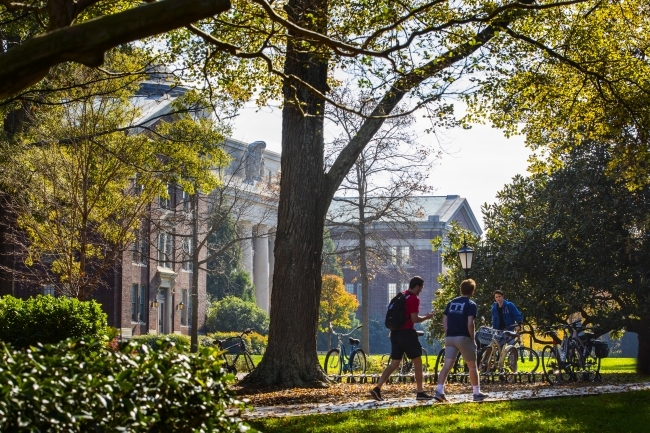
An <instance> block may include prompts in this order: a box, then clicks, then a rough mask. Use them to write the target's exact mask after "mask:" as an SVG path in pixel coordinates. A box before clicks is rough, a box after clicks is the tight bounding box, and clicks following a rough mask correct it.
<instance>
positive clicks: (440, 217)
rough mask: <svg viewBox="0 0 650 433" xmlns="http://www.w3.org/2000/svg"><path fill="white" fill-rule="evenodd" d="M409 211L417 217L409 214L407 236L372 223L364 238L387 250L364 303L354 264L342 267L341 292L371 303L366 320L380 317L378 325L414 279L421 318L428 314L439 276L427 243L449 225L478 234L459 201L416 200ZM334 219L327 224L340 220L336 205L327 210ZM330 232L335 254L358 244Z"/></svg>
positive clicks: (435, 254)
mask: <svg viewBox="0 0 650 433" xmlns="http://www.w3.org/2000/svg"><path fill="white" fill-rule="evenodd" d="M339 203H343V202H339ZM411 206H412V207H413V208H414V209H417V212H415V211H414V216H413V218H412V219H411V220H410V221H409V228H408V230H405V231H404V232H401V233H399V235H398V234H397V233H396V231H395V230H394V229H393V227H395V224H391V223H390V222H381V221H380V222H375V223H372V224H371V225H368V226H367V227H366V230H367V231H368V233H369V234H372V235H373V236H378V237H379V238H381V242H382V243H384V244H386V245H387V248H388V249H389V254H388V257H387V258H386V259H385V261H384V263H383V264H382V265H381V266H380V268H379V269H376V270H375V271H374V272H373V275H371V279H370V282H369V287H368V289H369V299H367V300H366V299H362V298H361V282H360V280H359V271H358V269H357V268H358V265H357V263H351V264H350V266H345V265H344V266H343V280H344V283H345V286H346V290H347V291H348V292H350V293H353V294H355V295H356V296H357V299H358V300H359V302H360V303H363V302H369V303H370V305H369V310H370V317H371V318H373V317H380V318H382V320H383V316H384V315H385V314H386V307H387V305H388V303H389V301H390V299H392V298H393V296H395V294H396V293H397V291H403V290H406V289H407V288H408V283H409V280H410V278H411V277H412V276H414V275H419V276H421V277H422V278H424V280H425V289H424V291H423V292H422V294H421V295H420V305H421V310H422V311H423V312H428V311H429V310H430V305H431V302H432V301H433V299H434V296H435V292H436V290H437V289H438V281H437V278H438V275H440V274H441V273H442V272H443V271H444V267H443V264H442V259H441V256H440V252H439V251H433V249H432V247H431V240H432V239H435V238H436V237H438V236H444V235H445V233H446V232H447V231H448V229H449V224H450V223H451V222H452V221H456V222H458V223H459V224H460V225H461V226H462V227H463V228H465V229H467V230H470V231H472V232H474V233H476V234H481V233H482V231H481V227H480V226H479V224H478V221H477V220H476V218H475V217H474V213H473V212H472V209H471V208H470V206H469V204H468V202H467V200H466V199H464V198H462V197H460V196H458V195H448V196H421V197H415V198H414V200H413V203H412V204H411ZM337 208H338V209H337ZM333 214H336V215H337V217H334V218H332V219H334V221H336V219H337V218H338V219H340V215H342V213H341V210H340V204H339V205H337V201H336V199H335V201H334V203H333V206H332V207H330V215H333ZM330 232H331V237H332V240H333V241H334V243H335V244H336V245H337V250H339V251H340V250H342V249H345V248H354V246H355V245H356V244H357V242H358V241H357V240H356V239H355V237H354V235H351V234H350V231H349V230H347V229H346V228H345V227H342V226H336V225H334V226H333V227H331V229H330ZM342 259H343V260H342V263H345V258H344V257H342ZM357 315H358V316H359V317H360V316H361V308H359V309H358V310H357Z"/></svg>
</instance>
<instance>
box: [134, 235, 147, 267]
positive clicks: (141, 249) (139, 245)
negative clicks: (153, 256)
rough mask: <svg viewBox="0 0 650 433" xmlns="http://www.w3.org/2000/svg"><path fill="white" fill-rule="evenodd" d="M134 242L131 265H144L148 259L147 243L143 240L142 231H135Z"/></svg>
mask: <svg viewBox="0 0 650 433" xmlns="http://www.w3.org/2000/svg"><path fill="white" fill-rule="evenodd" d="M133 234H134V236H135V241H134V242H133V249H132V252H133V263H137V264H139V265H146V264H147V260H148V259H149V248H148V245H149V244H148V242H147V241H146V240H145V239H143V234H144V230H142V229H136V230H134V232H133Z"/></svg>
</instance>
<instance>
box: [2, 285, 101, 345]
mask: <svg viewBox="0 0 650 433" xmlns="http://www.w3.org/2000/svg"><path fill="white" fill-rule="evenodd" d="M107 320H108V318H107V316H106V313H104V311H102V308H101V306H100V304H99V303H97V302H95V301H84V302H82V301H79V300H78V299H74V298H66V297H63V296H62V297H54V296H43V295H39V296H36V297H31V298H28V299H20V298H15V297H13V296H3V297H2V298H0V341H4V342H5V343H9V344H11V345H12V346H13V347H14V348H19V349H22V348H26V347H29V346H33V345H35V344H37V343H41V344H53V343H58V342H60V341H63V340H66V339H68V338H75V339H79V338H81V337H87V338H97V339H102V338H105V337H106V336H107V335H108V332H109V328H108V325H107Z"/></svg>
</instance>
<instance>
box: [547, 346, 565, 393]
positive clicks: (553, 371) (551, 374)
mask: <svg viewBox="0 0 650 433" xmlns="http://www.w3.org/2000/svg"><path fill="white" fill-rule="evenodd" d="M542 369H543V370H544V376H545V377H546V380H547V381H548V383H550V384H551V385H555V384H558V383H560V382H562V381H564V380H567V379H568V377H569V375H568V374H567V373H566V372H565V371H564V367H563V366H562V362H560V359H559V356H558V353H557V351H556V350H555V348H553V347H552V346H544V349H543V350H542Z"/></svg>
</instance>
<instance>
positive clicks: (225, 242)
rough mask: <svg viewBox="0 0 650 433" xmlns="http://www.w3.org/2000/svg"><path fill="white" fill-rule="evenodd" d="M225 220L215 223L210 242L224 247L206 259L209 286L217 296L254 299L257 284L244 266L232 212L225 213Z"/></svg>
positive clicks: (216, 246)
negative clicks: (254, 283) (255, 284)
mask: <svg viewBox="0 0 650 433" xmlns="http://www.w3.org/2000/svg"><path fill="white" fill-rule="evenodd" d="M222 218H223V222H222V223H221V224H218V225H217V226H215V230H214V231H213V232H212V234H211V235H210V239H209V241H208V244H209V246H210V248H211V249H214V250H223V251H220V253H219V254H215V255H214V256H213V258H212V259H211V260H210V261H208V262H207V268H208V276H207V283H206V284H207V285H206V290H207V292H208V295H210V296H211V297H212V298H213V299H214V300H217V301H218V300H221V299H223V298H225V297H227V296H235V297H238V298H241V299H243V300H244V301H247V302H255V286H254V285H253V282H252V281H251V277H250V274H249V273H248V272H247V271H245V270H244V269H242V253H241V246H240V245H239V244H238V243H237V242H235V241H236V240H238V239H239V235H238V233H237V227H236V225H235V222H234V220H233V218H232V216H229V215H225V216H223V217H222Z"/></svg>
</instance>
